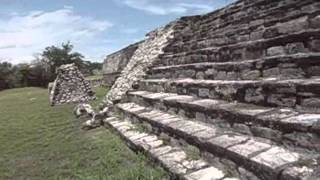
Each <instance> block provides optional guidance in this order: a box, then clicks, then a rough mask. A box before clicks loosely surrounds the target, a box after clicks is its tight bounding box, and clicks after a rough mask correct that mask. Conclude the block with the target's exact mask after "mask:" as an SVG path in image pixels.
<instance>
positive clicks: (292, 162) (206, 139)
mask: <svg viewBox="0 0 320 180" xmlns="http://www.w3.org/2000/svg"><path fill="white" fill-rule="evenodd" d="M117 108H119V109H120V111H121V112H122V113H124V114H125V116H126V117H130V118H131V119H133V118H137V119H139V120H141V121H144V122H147V123H150V124H151V125H152V126H153V127H155V128H156V129H158V131H161V132H164V133H167V134H169V135H172V136H175V137H178V138H181V139H184V140H185V141H186V142H187V143H189V144H191V145H194V146H197V147H198V148H199V149H200V150H202V151H207V152H209V153H212V154H213V155H215V156H218V157H224V158H227V159H229V160H231V161H233V162H234V163H236V164H237V165H238V166H243V167H244V168H246V169H247V170H249V171H251V172H254V173H255V175H256V176H258V177H259V178H261V179H265V180H267V179H268V180H269V179H286V180H297V179H305V178H309V179H312V178H316V177H317V176H316V175H317V174H316V173H319V172H320V169H319V168H320V166H318V164H317V163H319V162H318V161H319V159H317V158H318V155H314V154H308V153H306V152H305V153H304V152H294V151H291V150H288V149H286V148H283V147H280V146H277V145H274V144H272V143H270V142H269V141H265V140H263V139H257V138H254V137H250V136H245V135H241V134H238V133H232V132H220V131H217V129H216V128H215V127H212V126H211V127H210V126H207V125H204V124H200V123H197V122H194V121H188V120H185V119H183V118H179V117H178V116H173V115H170V114H167V113H164V112H161V111H157V110H152V111H150V110H149V109H147V108H145V107H142V106H139V105H137V104H134V103H125V104H118V105H117ZM288 172H290V173H288ZM291 172H292V173H291Z"/></svg>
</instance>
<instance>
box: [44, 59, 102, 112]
mask: <svg viewBox="0 0 320 180" xmlns="http://www.w3.org/2000/svg"><path fill="white" fill-rule="evenodd" d="M57 73H58V74H57V78H56V80H55V81H54V82H53V83H51V85H49V93H50V103H51V105H52V106H53V105H58V104H66V103H84V102H88V101H90V100H93V99H95V98H96V97H95V93H94V92H93V90H92V88H91V85H90V83H89V82H88V81H87V80H85V78H84V76H83V74H82V73H81V72H80V70H79V69H78V67H77V66H76V65H75V64H67V65H62V66H61V67H59V68H58V69H57Z"/></svg>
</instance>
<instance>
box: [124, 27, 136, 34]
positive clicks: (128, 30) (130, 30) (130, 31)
mask: <svg viewBox="0 0 320 180" xmlns="http://www.w3.org/2000/svg"><path fill="white" fill-rule="evenodd" d="M120 31H121V32H122V33H124V34H136V33H138V32H139V31H140V29H138V28H123V29H121V30H120Z"/></svg>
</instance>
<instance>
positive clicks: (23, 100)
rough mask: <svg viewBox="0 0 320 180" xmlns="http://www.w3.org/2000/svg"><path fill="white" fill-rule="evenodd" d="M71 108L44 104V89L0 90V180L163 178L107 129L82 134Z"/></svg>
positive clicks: (46, 100) (164, 175) (99, 95)
mask: <svg viewBox="0 0 320 180" xmlns="http://www.w3.org/2000/svg"><path fill="white" fill-rule="evenodd" d="M105 91H106V90H104V89H102V88H99V89H97V95H98V97H100V98H101V97H102V96H103V95H104V94H105V93H106V92H105ZM97 101H99V99H98V100H97ZM95 103H96V102H95ZM72 110H73V105H61V106H55V107H51V106H49V102H48V92H47V90H46V89H41V88H21V89H12V90H6V91H1V92H0V179H1V180H2V179H3V180H6V179H19V180H20V179H21V180H27V179H30V180H34V179H35V180H36V179H39V180H46V179H85V180H89V179H110V180H117V179H119V180H126V179H128V180H135V179H136V180H138V179H139V180H140V179H147V180H151V179H168V176H167V174H166V173H165V172H164V171H163V170H162V169H161V168H156V167H153V166H150V165H148V164H146V162H147V160H146V159H145V158H144V156H143V155H137V154H135V153H134V152H132V151H131V150H130V149H128V148H127V146H126V145H125V144H124V143H123V141H122V140H121V139H120V138H119V137H118V136H117V135H114V134H113V133H112V132H110V131H109V130H106V129H105V128H98V129H95V130H91V131H84V130H81V123H82V121H83V120H79V119H76V118H75V117H74V116H73V114H72Z"/></svg>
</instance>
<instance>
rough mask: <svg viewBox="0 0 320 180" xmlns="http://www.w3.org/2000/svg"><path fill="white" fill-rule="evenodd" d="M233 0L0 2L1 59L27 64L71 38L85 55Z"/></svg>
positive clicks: (98, 57) (96, 55)
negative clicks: (181, 17)
mask: <svg viewBox="0 0 320 180" xmlns="http://www.w3.org/2000/svg"><path fill="white" fill-rule="evenodd" d="M233 1H234V0H0V59H2V60H3V59H5V60H7V61H10V62H12V63H21V62H28V61H30V60H32V59H33V56H34V54H36V53H39V52H41V51H42V50H43V49H44V48H45V47H47V46H50V45H60V44H61V43H63V42H67V41H71V43H72V44H74V46H75V50H76V51H79V52H80V53H82V54H83V55H85V57H86V59H88V60H91V61H98V62H101V61H102V60H103V58H104V57H105V55H107V54H109V53H112V52H114V51H116V50H119V49H121V48H122V47H125V46H127V45H129V44H130V43H133V42H136V41H139V40H141V39H143V37H144V35H145V34H146V33H147V32H149V31H151V30H153V29H154V28H156V27H158V26H161V25H164V24H166V23H168V22H170V21H172V20H174V19H176V18H178V17H180V16H185V15H194V14H203V13H207V12H210V11H212V10H214V9H217V8H220V7H222V6H224V5H226V4H229V3H231V2H233Z"/></svg>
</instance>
